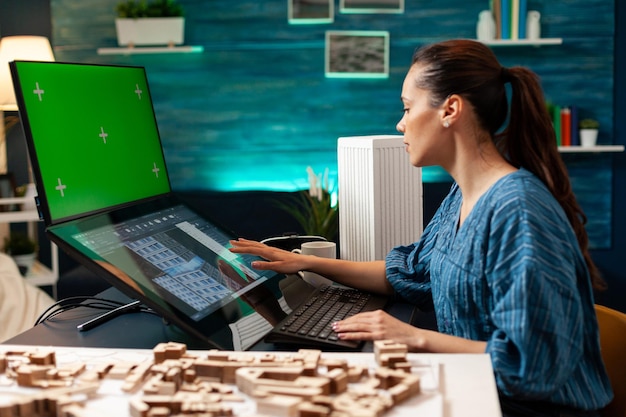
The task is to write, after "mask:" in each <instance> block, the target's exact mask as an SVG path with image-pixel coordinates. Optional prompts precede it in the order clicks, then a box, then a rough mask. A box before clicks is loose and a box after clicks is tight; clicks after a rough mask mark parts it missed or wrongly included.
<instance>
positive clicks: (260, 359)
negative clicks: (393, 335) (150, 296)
mask: <svg viewBox="0 0 626 417" xmlns="http://www.w3.org/2000/svg"><path fill="white" fill-rule="evenodd" d="M374 349H375V351H374V356H375V360H376V364H377V366H376V367H374V368H372V369H368V368H367V367H364V366H359V365H353V364H350V363H348V361H347V360H342V359H326V358H324V355H323V353H322V352H321V351H318V350H308V349H302V350H299V351H298V352H296V353H291V354H289V355H285V354H273V353H261V354H259V353H253V352H230V351H217V350H211V351H206V352H203V353H202V354H200V353H198V352H196V353H194V352H188V351H187V349H186V346H185V345H183V344H179V343H173V342H170V343H163V344H159V345H157V346H156V347H155V348H154V349H153V358H152V360H145V361H143V362H139V363H122V362H114V363H108V364H99V365H94V366H87V364H84V363H76V364H69V365H65V364H64V365H62V366H60V365H58V364H57V363H56V358H55V352H54V350H53V349H51V348H50V349H45V350H44V349H41V350H37V351H28V350H23V351H8V352H4V353H0V375H4V376H5V377H6V378H4V379H3V380H2V381H3V383H5V384H7V383H12V384H17V385H18V386H19V387H24V388H29V390H28V391H29V394H27V395H26V394H25V395H19V396H16V397H14V398H11V399H9V400H8V401H7V400H3V401H0V417H27V416H28V417H83V416H84V417H86V416H87V414H86V413H85V411H84V405H85V404H86V403H87V402H88V401H90V400H92V399H93V398H95V397H97V396H98V395H100V394H99V389H100V387H101V384H102V383H103V381H105V380H119V381H120V382H121V391H122V392H121V394H123V395H126V396H127V397H128V407H129V408H128V410H129V415H131V416H132V417H161V416H163V417H166V416H186V417H188V416H198V417H200V416H202V417H210V416H235V415H237V414H236V412H235V408H236V407H234V405H236V404H237V403H242V402H244V401H250V400H251V401H253V402H254V403H255V405H256V415H258V416H263V415H267V416H288V417H292V416H293V417H295V416H301V417H323V416H332V417H357V416H358V417H369V416H371V417H378V416H382V415H384V414H385V412H386V411H388V410H389V409H391V408H392V407H394V406H395V405H397V404H399V403H401V402H402V401H405V400H406V399H407V398H409V397H411V396H414V395H417V394H419V392H420V379H419V377H418V376H417V375H415V374H411V364H410V363H409V362H408V361H407V357H406V355H407V349H406V346H404V345H400V344H396V343H393V342H391V341H379V342H375V344H374ZM6 381H9V382H6ZM102 415H103V416H104V415H107V410H102ZM89 417H93V413H90V414H89Z"/></svg>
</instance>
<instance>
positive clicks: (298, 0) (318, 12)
mask: <svg viewBox="0 0 626 417" xmlns="http://www.w3.org/2000/svg"><path fill="white" fill-rule="evenodd" d="M287 3H288V7H287V9H288V21H289V23H290V24H292V25H302V24H318V23H333V21H334V20H335V19H334V18H335V1H334V0H287Z"/></svg>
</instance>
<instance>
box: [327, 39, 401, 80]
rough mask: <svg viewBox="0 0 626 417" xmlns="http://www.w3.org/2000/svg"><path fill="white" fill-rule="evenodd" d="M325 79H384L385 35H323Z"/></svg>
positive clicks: (386, 60)
mask: <svg viewBox="0 0 626 417" xmlns="http://www.w3.org/2000/svg"><path fill="white" fill-rule="evenodd" d="M325 60H326V62H325V67H326V77H328V78H388V77H389V32H387V31H373V30H372V31H368V30H366V31H351V30H348V31H332V30H330V31H327V32H326V50H325Z"/></svg>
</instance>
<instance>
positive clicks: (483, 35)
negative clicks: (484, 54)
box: [476, 10, 496, 41]
mask: <svg viewBox="0 0 626 417" xmlns="http://www.w3.org/2000/svg"><path fill="white" fill-rule="evenodd" d="M476 38H477V39H478V40H479V41H491V40H494V39H495V38H496V21H495V20H494V18H493V13H491V10H483V11H482V12H480V13H479V14H478V23H476Z"/></svg>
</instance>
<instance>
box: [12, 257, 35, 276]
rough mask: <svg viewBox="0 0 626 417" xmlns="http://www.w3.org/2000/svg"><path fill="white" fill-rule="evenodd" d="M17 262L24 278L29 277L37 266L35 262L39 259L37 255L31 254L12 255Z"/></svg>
mask: <svg viewBox="0 0 626 417" xmlns="http://www.w3.org/2000/svg"><path fill="white" fill-rule="evenodd" d="M11 257H12V258H13V260H14V261H15V264H16V265H17V267H18V269H19V270H20V273H21V274H22V276H24V277H25V276H27V275H28V274H29V273H30V270H31V269H32V267H33V265H34V264H35V260H36V259H37V254H36V253H29V254H26V255H12V256H11Z"/></svg>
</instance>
